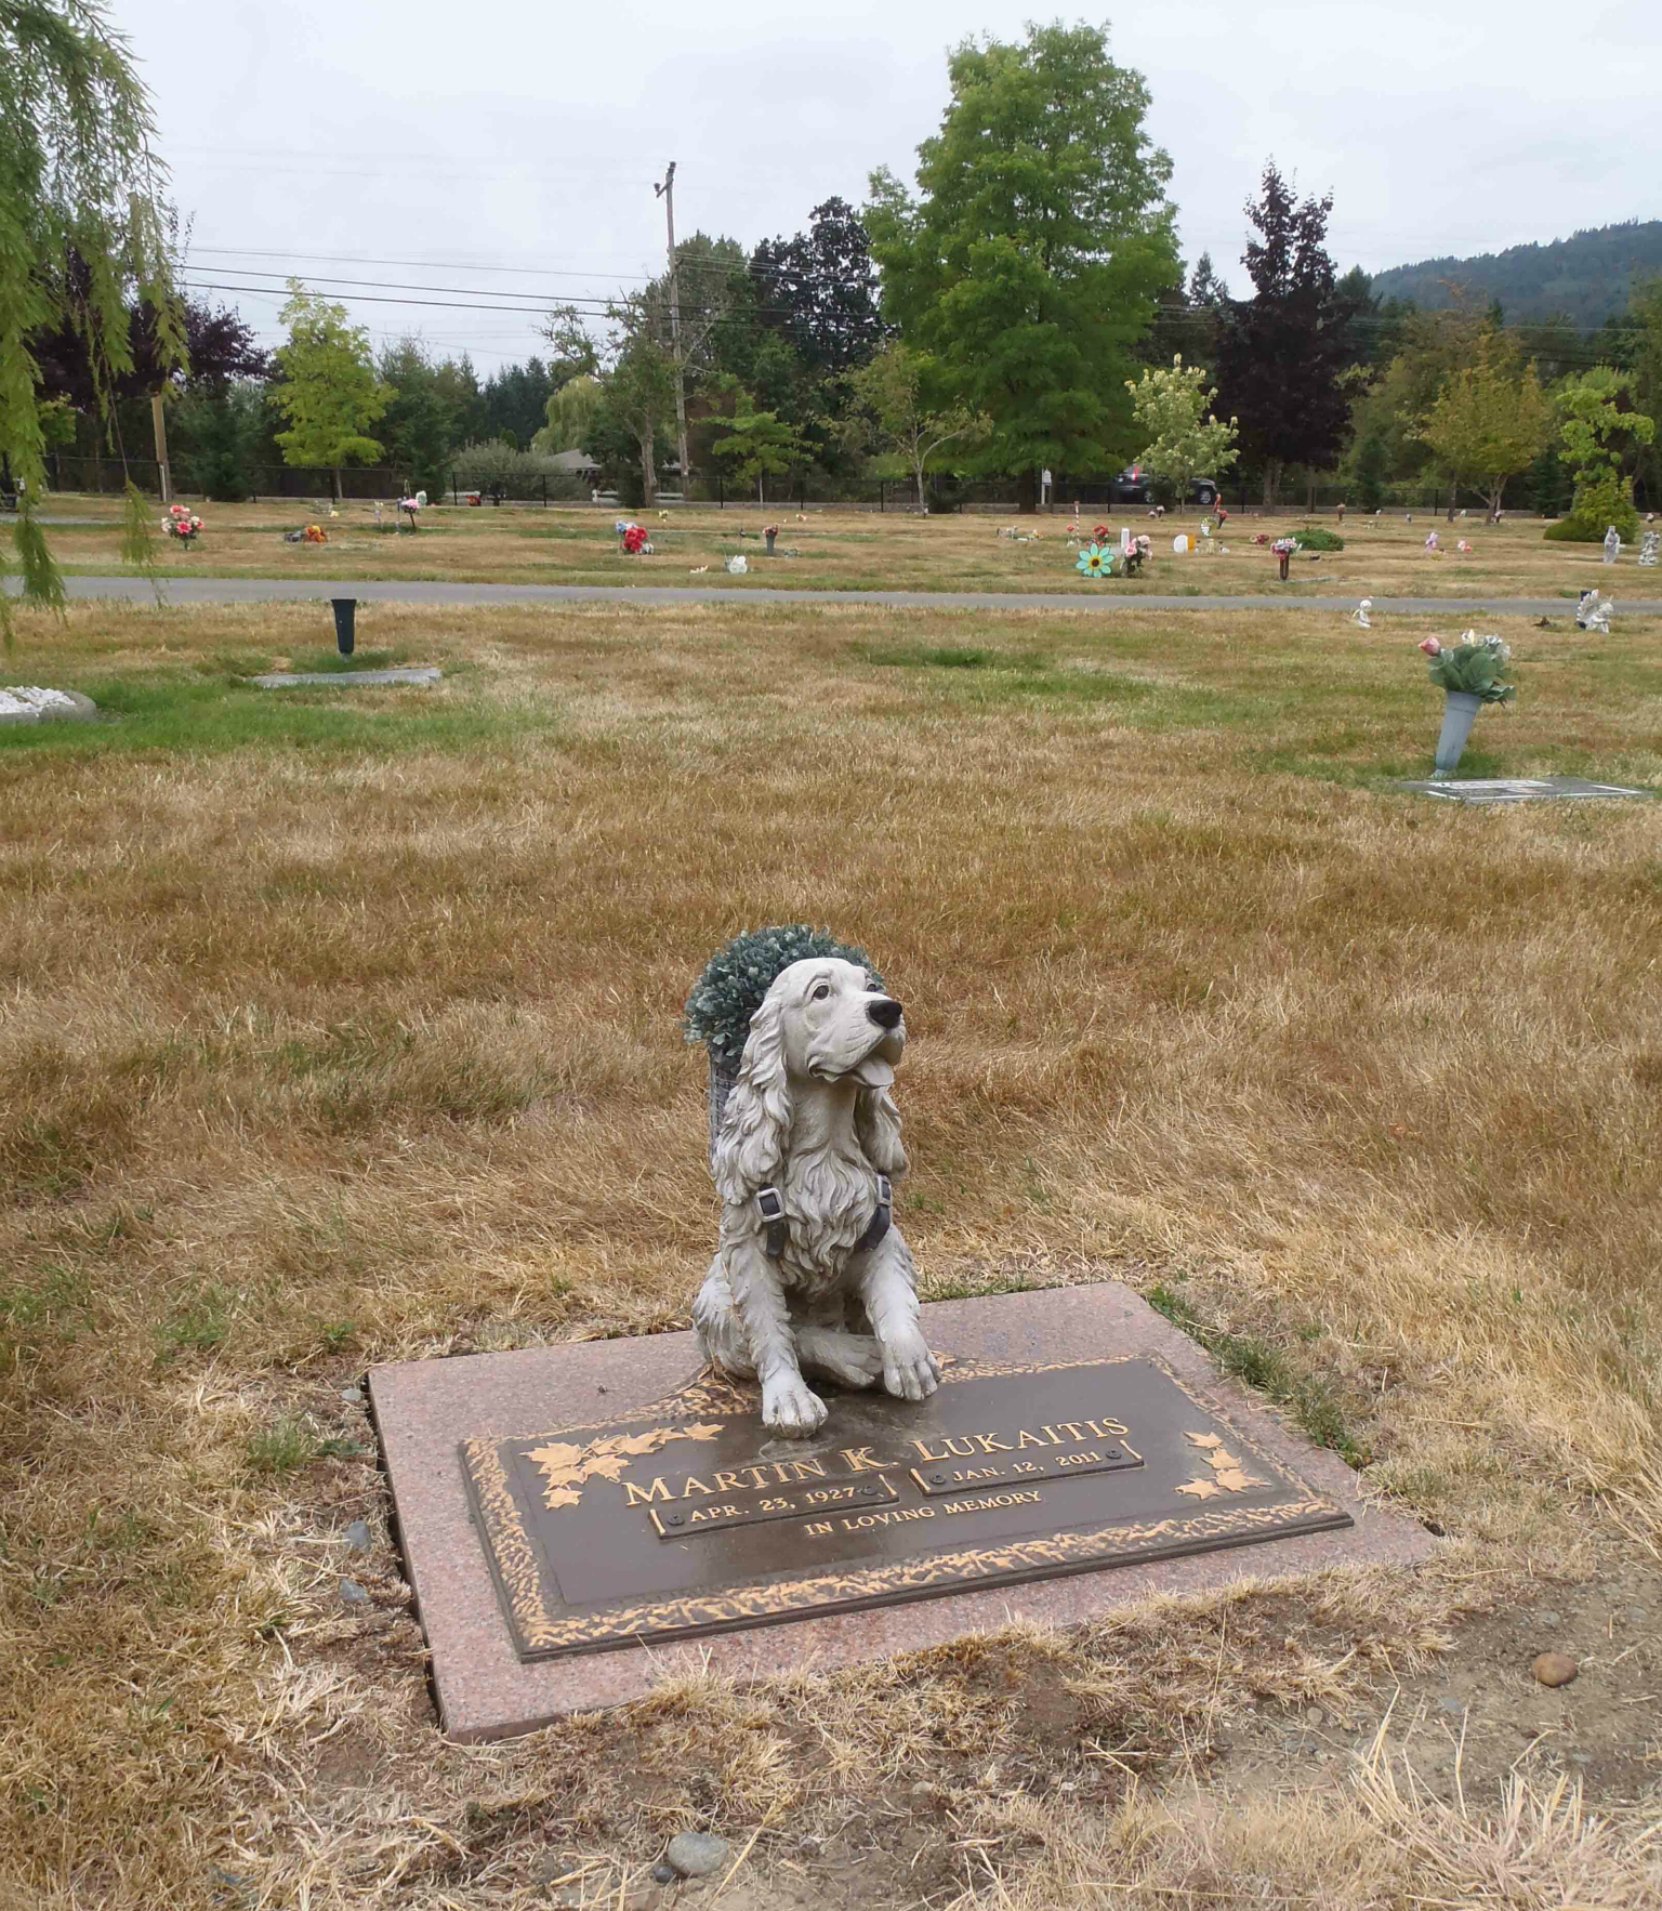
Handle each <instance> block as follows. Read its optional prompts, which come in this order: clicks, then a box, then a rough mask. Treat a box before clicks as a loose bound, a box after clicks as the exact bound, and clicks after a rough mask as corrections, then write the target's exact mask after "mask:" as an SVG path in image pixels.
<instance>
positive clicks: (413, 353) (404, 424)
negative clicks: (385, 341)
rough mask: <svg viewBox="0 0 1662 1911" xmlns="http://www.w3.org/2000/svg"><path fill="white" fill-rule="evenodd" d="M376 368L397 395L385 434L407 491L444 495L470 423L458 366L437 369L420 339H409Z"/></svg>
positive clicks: (385, 419) (384, 440) (382, 430)
mask: <svg viewBox="0 0 1662 1911" xmlns="http://www.w3.org/2000/svg"><path fill="white" fill-rule="evenodd" d="M377 370H378V372H379V375H380V377H381V379H382V381H383V382H384V383H385V384H386V385H387V386H388V388H389V389H390V390H391V392H392V398H391V401H390V402H389V403H388V405H387V409H386V412H385V413H384V415H383V416H382V419H381V424H380V433H381V440H382V443H383V444H384V446H385V453H384V455H385V457H386V460H387V462H388V463H389V464H390V465H391V466H392V467H393V470H394V473H395V475H396V477H397V480H398V482H399V484H400V485H402V486H403V487H404V488H405V490H407V491H431V492H435V493H437V492H440V491H443V490H444V488H445V485H446V483H447V482H448V480H449V476H450V457H451V453H452V452H454V451H455V449H456V447H457V446H458V445H459V444H460V443H461V442H462V430H463V426H464V422H465V421H464V419H463V417H462V415H461V408H460V407H459V405H458V404H457V398H458V396H460V395H461V392H460V390H459V381H458V380H457V379H456V377H455V376H454V368H453V367H450V366H448V364H447V365H446V366H438V365H435V364H434V363H433V361H432V360H431V359H430V358H429V357H428V356H427V353H426V351H425V350H424V348H423V347H422V345H421V344H420V342H419V341H418V340H416V339H413V338H406V339H403V340H401V341H400V342H399V343H398V344H396V345H391V346H388V347H387V349H386V350H385V351H383V352H382V354H381V358H380V362H379V365H378V367H377ZM446 370H449V371H450V372H451V373H452V376H450V377H449V378H447V377H446V376H445V375H444V374H445V372H446Z"/></svg>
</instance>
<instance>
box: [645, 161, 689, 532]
mask: <svg viewBox="0 0 1662 1911" xmlns="http://www.w3.org/2000/svg"><path fill="white" fill-rule="evenodd" d="M652 193H653V197H654V198H656V199H661V200H663V202H664V218H665V220H666V221H667V222H668V225H669V351H670V357H671V358H672V359H673V360H674V361H675V439H676V444H675V451H676V456H677V457H678V458H679V459H680V461H681V497H682V500H683V501H685V499H686V496H687V485H688V482H689V480H690V478H691V476H692V472H691V467H690V465H689V463H688V460H687V374H686V367H685V366H684V365H683V364H682V363H681V291H680V285H679V282H678V281H677V278H676V273H675V161H674V160H673V159H672V160H671V161H670V162H669V171H668V172H666V173H665V174H664V183H663V184H662V185H661V186H654V187H653V188H652Z"/></svg>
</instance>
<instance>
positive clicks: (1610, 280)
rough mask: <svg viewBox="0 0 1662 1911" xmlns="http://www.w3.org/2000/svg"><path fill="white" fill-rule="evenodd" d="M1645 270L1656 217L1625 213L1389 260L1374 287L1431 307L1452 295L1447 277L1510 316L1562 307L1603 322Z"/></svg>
mask: <svg viewBox="0 0 1662 1911" xmlns="http://www.w3.org/2000/svg"><path fill="white" fill-rule="evenodd" d="M1652 274H1662V219H1630V220H1629V221H1628V223H1627V224H1626V225H1621V226H1599V227H1597V228H1595V229H1594V230H1593V231H1590V232H1578V233H1576V234H1575V235H1574V236H1573V237H1571V238H1568V239H1553V240H1551V241H1549V242H1548V243H1547V244H1546V245H1527V246H1508V247H1507V249H1506V250H1505V251H1504V252H1481V253H1479V254H1478V255H1477V257H1476V258H1475V259H1426V260H1423V261H1422V262H1421V263H1420V264H1419V265H1395V266H1392V267H1391V269H1390V271H1388V272H1381V273H1379V274H1377V275H1376V276H1375V278H1374V281H1373V290H1374V297H1375V298H1380V299H1412V300H1413V302H1414V303H1415V304H1416V305H1418V306H1420V307H1421V308H1423V309H1427V310H1431V309H1435V308H1436V307H1438V306H1443V305H1448V304H1449V303H1450V302H1451V295H1450V286H1451V285H1463V286H1465V287H1466V288H1467V289H1468V291H1469V293H1470V296H1471V298H1472V299H1473V301H1474V302H1476V303H1479V304H1485V305H1486V304H1487V303H1488V302H1489V301H1490V300H1491V299H1499V300H1500V303H1501V307H1502V310H1503V311H1504V312H1505V315H1506V317H1507V319H1508V320H1509V321H1515V320H1519V319H1544V318H1551V317H1552V316H1553V315H1554V314H1555V313H1559V312H1562V313H1563V314H1564V315H1565V316H1566V317H1567V318H1571V319H1574V320H1575V322H1576V323H1577V324H1578V325H1602V324H1603V323H1604V321H1605V320H1606V319H1607V318H1610V317H1612V316H1613V315H1614V314H1616V313H1619V312H1621V311H1622V310H1623V309H1624V308H1625V306H1626V305H1627V296H1628V292H1629V290H1630V288H1631V286H1632V283H1633V280H1634V278H1635V277H1638V278H1646V277H1649V276H1651V275H1652Z"/></svg>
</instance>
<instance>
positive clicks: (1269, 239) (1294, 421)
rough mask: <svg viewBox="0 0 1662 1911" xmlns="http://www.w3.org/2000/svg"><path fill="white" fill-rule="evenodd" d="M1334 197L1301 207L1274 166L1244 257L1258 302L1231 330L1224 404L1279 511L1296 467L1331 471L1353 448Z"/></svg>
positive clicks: (1234, 317)
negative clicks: (1333, 244) (1286, 479)
mask: <svg viewBox="0 0 1662 1911" xmlns="http://www.w3.org/2000/svg"><path fill="white" fill-rule="evenodd" d="M1332 210H1333V199H1332V195H1331V194H1329V195H1328V196H1327V197H1326V198H1324V199H1306V200H1305V201H1304V203H1303V204H1302V205H1300V204H1299V203H1298V202H1297V200H1295V198H1294V196H1293V190H1292V188H1291V186H1289V185H1288V183H1287V182H1286V181H1285V180H1284V179H1283V178H1282V176H1281V174H1280V172H1279V171H1278V170H1277V168H1276V166H1275V162H1274V161H1273V160H1272V161H1270V162H1269V163H1268V164H1267V165H1266V166H1265V168H1264V176H1263V179H1262V181H1261V183H1260V188H1259V196H1258V198H1257V199H1255V200H1249V201H1248V203H1247V208H1246V214H1247V218H1248V219H1249V220H1250V221H1251V222H1252V225H1253V228H1254V229H1255V231H1256V232H1257V234H1258V236H1257V238H1256V239H1253V240H1250V241H1249V242H1248V244H1247V249H1246V251H1245V253H1244V254H1243V255H1242V263H1243V264H1244V265H1245V266H1246V269H1247V276H1248V277H1249V278H1250V279H1251V280H1252V286H1253V296H1252V298H1251V299H1249V300H1246V301H1244V302H1242V303H1239V304H1236V305H1235V306H1234V307H1233V308H1232V309H1231V311H1230V315H1229V322H1228V324H1227V325H1226V326H1225V327H1224V331H1223V338H1222V341H1221V350H1220V352H1219V355H1218V370H1219V375H1220V382H1221V385H1222V388H1223V395H1224V401H1225V403H1226V404H1227V405H1228V407H1229V409H1230V411H1232V412H1233V413H1234V414H1235V415H1236V416H1237V417H1238V418H1239V419H1240V422H1241V449H1242V452H1243V453H1244V454H1245V458H1246V461H1247V463H1248V464H1249V465H1253V466H1256V467H1257V469H1258V470H1259V471H1260V472H1261V473H1262V476H1263V482H1264V502H1265V504H1266V505H1273V504H1274V503H1275V501H1276V496H1277V493H1278V490H1279V487H1280V483H1281V476H1282V473H1283V472H1284V471H1285V470H1286V468H1287V467H1288V466H1289V465H1308V466H1311V467H1313V468H1314V469H1316V470H1326V469H1328V468H1329V467H1330V466H1332V465H1333V464H1334V463H1335V462H1336V460H1337V458H1338V455H1339V447H1340V445H1341V444H1342V443H1343V441H1344V436H1345V425H1346V421H1347V417H1348V413H1349V404H1348V400H1347V395H1346V392H1345V389H1344V386H1343V384H1342V383H1341V374H1342V373H1343V372H1344V370H1345V368H1346V366H1347V365H1348V364H1349V363H1350V362H1351V350H1352V344H1351V337H1350V319H1351V316H1352V312H1351V305H1350V302H1349V301H1348V300H1347V299H1346V298H1345V296H1344V295H1343V294H1342V293H1341V292H1340V291H1339V288H1338V285H1337V281H1336V274H1335V272H1334V266H1333V261H1332V259H1331V258H1330V257H1329V256H1328V252H1327V249H1326V245H1325V241H1326V238H1327V220H1328V214H1329V213H1330V212H1331V211H1332Z"/></svg>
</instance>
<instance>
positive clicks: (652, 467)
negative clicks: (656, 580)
mask: <svg viewBox="0 0 1662 1911" xmlns="http://www.w3.org/2000/svg"><path fill="white" fill-rule="evenodd" d="M612 318H613V327H614V328H613V333H612V363H611V365H610V367H609V369H608V370H607V373H606V378H605V384H604V402H603V403H602V405H601V407H600V412H599V415H598V417H597V421H596V422H597V424H598V425H600V426H601V427H602V428H604V426H605V425H606V424H607V423H608V422H611V423H613V424H615V426H616V427H617V429H618V430H619V431H620V432H622V433H624V434H626V435H627V437H628V439H629V441H630V442H631V443H632V444H633V445H634V446H635V449H636V452H637V455H638V456H639V459H640V472H641V502H642V503H643V504H645V505H651V504H655V503H656V502H657V498H658V438H659V435H660V433H662V432H663V431H664V430H665V429H667V427H668V425H669V423H670V421H671V420H672V419H673V418H674V416H675V363H674V360H673V359H672V358H671V357H670V354H669V350H668V347H667V345H666V344H665V343H664V342H662V341H661V340H660V338H659V336H658V334H657V330H656V328H655V326H654V323H653V315H652V311H651V308H650V306H649V304H648V302H647V300H645V299H644V298H642V297H639V296H636V297H634V298H631V299H626V300H625V301H624V302H623V303H622V304H621V305H615V306H613V307H612ZM561 449H562V450H564V449H569V447H565V446H562V447H561Z"/></svg>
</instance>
